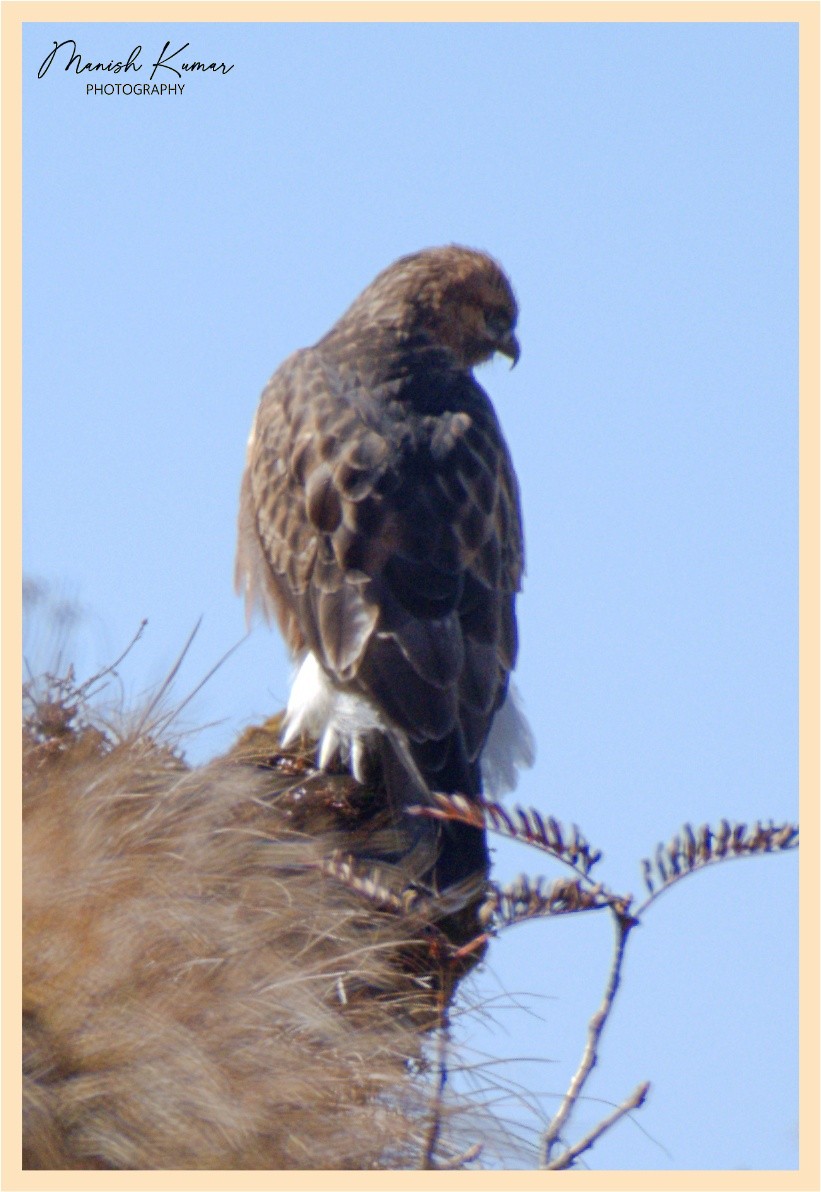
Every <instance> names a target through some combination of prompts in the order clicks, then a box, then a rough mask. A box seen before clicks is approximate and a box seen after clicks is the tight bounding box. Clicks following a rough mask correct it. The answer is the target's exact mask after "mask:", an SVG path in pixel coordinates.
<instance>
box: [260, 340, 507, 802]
mask: <svg viewBox="0 0 821 1192" xmlns="http://www.w3.org/2000/svg"><path fill="white" fill-rule="evenodd" d="M445 383H446V384H447V385H448V386H449V387H450V390H452V391H449V392H448V393H447V394H446V395H445V400H441V401H440V402H439V407H440V412H434V413H429V414H419V413H417V412H414V411H413V409H412V407H411V406H410V405H408V404H406V403H403V401H402V393H401V386H400V387H399V388H398V389H397V386H396V384H394V385H393V388H392V389H390V390H388V389H387V388H386V389H385V390H384V391H381V392H379V393H374V392H367V391H365V390H363V387H362V383H361V382H357V381H355V380H353V379H351V378H345V377H344V376H342V375H340V372H339V371H338V370H334V369H333V368H331V367H329V365H328V364H327V362H326V361H323V359H322V356H321V353H320V352H319V350H318V349H308V350H306V351H304V352H301V353H297V354H296V355H295V356H293V357H291V358H290V360H288V361H286V363H285V364H284V365H283V366H282V368H280V370H279V371H278V372H277V374H276V375H275V376H274V378H273V380H272V382H271V383H270V385H269V387H268V389H267V390H266V392H265V393H264V394H263V398H262V401H261V403H260V408H259V411H258V414H257V419H256V426H255V431H254V433H253V437H252V442H251V444H250V446H249V457H248V466H247V471H246V476H245V479H244V481H243V501H242V511H241V514H240V549H239V554H238V563H239V568H240V571H241V572H242V574H243V575H244V577H245V580H246V585H247V586H249V587H250V590H251V592H252V594H254V593H256V594H257V595H258V596H260V597H261V600H262V603H263V605H264V606H265V605H267V606H268V607H270V608H271V609H272V610H273V611H275V612H276V613H277V615H278V617H279V620H280V624H281V626H282V628H283V632H284V633H285V636H286V638H287V639H288V641H289V643H290V645H291V647H292V649H294V650H299V649H301V648H303V647H305V646H307V647H308V648H310V649H311V650H313V651H314V653H315V654H316V655H317V657H318V659H319V660H320V662H321V664H322V666H323V667H324V668H325V670H326V671H327V672H328V673H329V674H330V675H331V676H332V677H333V679H334V680H335V682H337V683H338V684H339V685H340V686H344V687H346V688H347V689H348V690H352V691H355V692H358V693H360V694H363V695H365V696H366V697H367V698H368V699H369V700H370V701H371V702H372V703H373V704H375V705H376V707H377V708H378V709H379V710H380V711H381V712H382V713H383V714H384V715H385V716H386V717H387V718H388V720H389V721H390V722H391V723H392V724H393V725H394V726H396V727H398V728H399V729H401V730H402V731H403V732H404V733H405V734H407V737H408V739H409V741H410V742H411V744H412V746H413V748H414V753H415V757H416V760H417V764H419V765H420V768H421V769H422V771H423V773H424V772H429V773H431V774H434V773H438V774H439V775H440V776H443V775H444V779H445V781H444V785H442V784H440V789H448V785H449V786H450V788H451V789H457V779H458V780H459V781H463V780H464V775H463V774H461V773H460V771H464V769H465V766H470V765H472V764H473V763H474V762H475V761H476V758H477V757H478V754H479V752H480V751H481V748H482V746H483V744H484V741H485V738H486V736H487V732H488V729H489V726H490V722H491V720H492V718H493V714H494V712H495V710H496V708H497V707H498V705H499V703H500V702H501V699H502V698H503V696H504V692H505V688H506V683H507V675H508V672H509V671H510V669H511V667H512V666H513V663H514V661H515V654H516V625H515V615H514V607H513V605H514V594H515V592H516V591H517V590H518V588H519V584H520V578H521V573H522V566H523V560H522V533H521V522H520V513H519V499H518V490H517V485H516V479H515V476H514V473H513V469H512V466H511V463H510V458H509V455H508V452H507V448H506V446H505V444H504V440H503V438H502V435H501V431H500V429H499V426H498V423H497V421H496V417H495V414H494V413H493V410H492V407H491V405H490V402H489V401H488V399H487V397H486V396H485V394H484V392H483V390H482V389H481V388H480V387H479V386H478V385H477V384H476V382H475V381H473V379H472V378H471V377H469V376H467V375H465V374H451V375H450V378H449V379H448V380H447V382H445V381H442V384H445ZM442 406H446V407H447V408H445V409H444V410H441V407H442ZM243 543H244V545H243ZM450 771H453V779H452V781H451V782H450V783H448V780H447V774H448V773H449V772H450Z"/></svg>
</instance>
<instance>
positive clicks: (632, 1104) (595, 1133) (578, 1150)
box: [546, 1080, 650, 1171]
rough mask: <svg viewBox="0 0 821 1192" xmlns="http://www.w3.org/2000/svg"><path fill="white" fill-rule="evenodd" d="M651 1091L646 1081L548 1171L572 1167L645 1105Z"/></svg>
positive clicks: (564, 1153) (549, 1166)
mask: <svg viewBox="0 0 821 1192" xmlns="http://www.w3.org/2000/svg"><path fill="white" fill-rule="evenodd" d="M649 1091H650V1082H649V1080H646V1081H645V1082H644V1084H640V1085H639V1086H638V1088H636V1089H634V1090H633V1092H632V1093H631V1094H630V1096H629V1097H628V1098H627V1099H626V1100H625V1101H622V1103H621V1105H617V1106H616V1108H615V1109H614V1110H613V1112H612V1113H610V1114H608V1115H607V1117H606V1118H603V1119H602V1121H600V1122H599V1124H598V1126H595V1127H594V1128H593V1129H592V1130H591V1131H590V1133H589V1134H585V1136H584V1138H581V1139H579V1141H578V1142H575V1143H574V1144H573V1146H570V1147H568V1148H567V1150H566V1151H563V1152H562V1153H561V1155H558V1156H557V1157H556V1158H555V1159H554V1160H553V1161H552V1163H548V1164H546V1169H547V1171H564V1170H566V1169H567V1168H568V1167H572V1166H573V1164H574V1162H575V1161H576V1159H578V1157H579V1155H581V1154H583V1153H584V1151H587V1150H589V1149H590V1147H591V1146H593V1144H594V1142H597V1141H598V1139H599V1138H601V1136H602V1134H604V1133H605V1131H607V1130H609V1129H610V1127H611V1126H614V1125H615V1124H616V1122H618V1121H619V1120H620V1119H621V1118H623V1117H624V1115H625V1114H626V1113H630V1111H631V1110H633V1109H639V1108H640V1107H641V1106H642V1105H643V1104H644V1101H645V1098H646V1097H647V1094H648V1092H649Z"/></svg>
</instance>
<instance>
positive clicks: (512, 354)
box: [496, 331, 522, 368]
mask: <svg viewBox="0 0 821 1192" xmlns="http://www.w3.org/2000/svg"><path fill="white" fill-rule="evenodd" d="M496 351H497V352H501V353H502V355H503V356H507V357H508V358H509V359H510V361H511V365H510V367H511V368H514V367H515V365H516V364H517V363H518V361H519V357H520V356H521V354H522V349H521V348H520V347H519V341H518V339H517V338H516V336H515V335H514V334H513V332H512V331H508V333H507V335H505V336H504V338H503V339H500V340H499V342H498V343H497V344H496Z"/></svg>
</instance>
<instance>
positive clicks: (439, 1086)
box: [419, 1006, 450, 1171]
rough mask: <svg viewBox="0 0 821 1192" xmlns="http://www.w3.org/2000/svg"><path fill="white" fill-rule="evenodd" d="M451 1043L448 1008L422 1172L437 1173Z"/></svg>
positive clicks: (440, 1032) (440, 1035) (439, 1034)
mask: <svg viewBox="0 0 821 1192" xmlns="http://www.w3.org/2000/svg"><path fill="white" fill-rule="evenodd" d="M449 1041H450V1022H449V1019H448V1012H447V1007H446V1006H443V1007H442V1010H441V1021H440V1023H439V1029H438V1031H437V1035H436V1068H437V1075H436V1086H435V1088H434V1090H433V1096H432V1098H431V1105H430V1122H429V1123H428V1128H427V1130H426V1131H425V1139H424V1146H423V1150H422V1161H421V1163H420V1164H419V1167H420V1170H421V1171H435V1170H436V1169H437V1167H438V1164H437V1163H436V1162H435V1160H434V1154H435V1152H436V1146H437V1144H438V1142H439V1135H440V1134H441V1132H442V1108H443V1105H444V1100H445V1085H446V1084H447V1082H448V1066H447V1046H448V1042H449Z"/></svg>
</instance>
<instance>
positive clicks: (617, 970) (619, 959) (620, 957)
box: [540, 911, 636, 1168]
mask: <svg viewBox="0 0 821 1192" xmlns="http://www.w3.org/2000/svg"><path fill="white" fill-rule="evenodd" d="M613 919H614V922H615V925H616V943H615V947H614V949H613V960H612V963H611V965H610V973H609V975H608V978H607V985H606V986H605V990H604V996H603V998H602V1002H601V1005H600V1006H599V1008H598V1010H597V1011H596V1013H595V1014H594V1015H593V1017H592V1018H591V1019H590V1022H589V1024H588V1027H587V1043H586V1045H585V1049H584V1052H583V1053H582V1058H581V1062H580V1064H579V1066H578V1068H577V1069H576V1072H575V1075H574V1076H573V1079H572V1080H571V1081H570V1084H569V1086H568V1089H567V1092H566V1093H565V1095H564V1099H563V1100H562V1103H561V1105H560V1106H559V1110H558V1112H557V1114H556V1116H555V1117H554V1118H553V1120H552V1122H551V1123H550V1125H549V1126H548V1127H547V1129H546V1130H545V1132H544V1135H543V1136H542V1162H541V1164H540V1166H541V1167H543V1168H549V1167H550V1166H551V1155H552V1152H553V1148H554V1147H555V1146H556V1143H557V1142H558V1140H559V1136H560V1135H561V1132H562V1130H563V1129H564V1127H565V1126H566V1124H567V1122H568V1119H569V1118H570V1115H571V1113H572V1112H573V1110H574V1108H575V1106H576V1103H577V1102H578V1100H579V1097H580V1096H581V1093H582V1090H583V1089H584V1086H585V1084H586V1083H587V1080H588V1077H589V1076H590V1073H591V1072H592V1071H593V1068H594V1067H595V1066H596V1064H597V1062H598V1058H599V1056H598V1049H599V1040H600V1039H601V1035H602V1031H603V1030H604V1027H605V1024H606V1023H607V1020H608V1018H609V1017H610V1012H611V1010H612V1009H613V1000H614V998H615V996H616V993H617V992H618V988H619V984H620V982H621V970H622V964H623V962H624V949H625V945H626V943H627V937H628V935H629V934H630V931H631V930H632V928H633V927H634V926H635V925H636V920H635V919H634V918H631V917H630V916H626V915H619V914H617V913H616V912H615V911H614V913H613Z"/></svg>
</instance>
